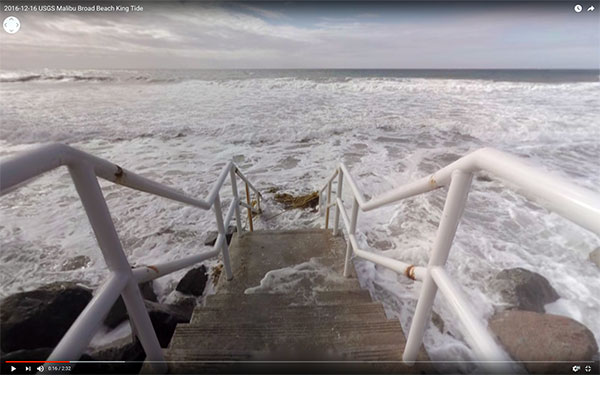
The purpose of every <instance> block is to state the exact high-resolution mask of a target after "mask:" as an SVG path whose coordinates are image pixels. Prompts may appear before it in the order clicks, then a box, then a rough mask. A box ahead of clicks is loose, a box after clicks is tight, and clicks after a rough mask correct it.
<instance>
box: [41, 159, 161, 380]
mask: <svg viewBox="0 0 600 400" xmlns="http://www.w3.org/2000/svg"><path fill="white" fill-rule="evenodd" d="M69 172H70V173H71V177H72V178H73V183H74V184H75V189H76V190H77V193H78V194H79V197H80V198H81V202H82V204H83V208H84V209H85V212H86V214H87V216H88V219H89V221H90V224H91V225H92V229H93V231H94V234H95V236H96V240H97V241H98V246H99V247H100V250H101V251H102V255H103V256H104V260H105V261H106V265H107V266H108V268H109V269H111V270H112V271H114V272H116V273H118V274H120V276H123V277H125V279H127V280H128V282H127V285H126V286H125V289H123V291H122V292H121V296H122V297H123V301H124V302H125V307H126V308H127V313H128V314H129V317H130V318H131V321H132V322H133V323H134V324H135V327H136V330H137V332H138V337H139V339H140V342H141V343H142V346H143V348H144V351H145V352H146V359H147V360H148V361H159V362H162V363H159V364H153V365H152V368H153V369H154V370H155V371H156V372H166V369H167V365H166V364H164V361H165V359H164V356H163V354H162V349H161V347H160V343H159V342H158V338H157V337H156V333H155V332H154V328H153V327H152V322H151V321H150V317H149V315H148V312H147V310H146V306H145V304H144V300H143V299H142V295H141V293H140V289H139V287H138V285H137V282H136V281H135V280H134V279H132V272H131V266H130V265H129V261H128V260H127V256H126V255H125V252H124V251H123V247H122V246H121V241H120V240H119V236H118V234H117V231H116V229H115V226H114V225H113V222H112V218H111V216H110V211H109V209H108V206H107V204H106V201H105V200H104V196H103V195H102V189H101V188H100V185H99V184H98V179H97V178H96V174H95V173H94V171H93V169H92V167H91V166H87V165H76V166H74V165H70V166H69ZM79 355H80V354H78V355H77V357H79ZM54 356H55V355H54V354H52V355H51V357H54Z"/></svg>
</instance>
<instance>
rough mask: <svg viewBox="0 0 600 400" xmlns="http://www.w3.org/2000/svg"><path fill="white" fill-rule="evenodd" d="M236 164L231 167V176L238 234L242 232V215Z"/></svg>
mask: <svg viewBox="0 0 600 400" xmlns="http://www.w3.org/2000/svg"><path fill="white" fill-rule="evenodd" d="M236 168H237V167H236V166H235V165H234V166H232V167H231V171H229V176H230V177H231V192H232V194H233V201H235V224H236V226H237V231H238V235H241V234H242V216H241V212H240V193H239V192H238V188H237V179H236V177H235V170H236Z"/></svg>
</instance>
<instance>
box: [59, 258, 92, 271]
mask: <svg viewBox="0 0 600 400" xmlns="http://www.w3.org/2000/svg"><path fill="white" fill-rule="evenodd" d="M91 261H92V260H91V259H90V258H89V257H88V256H75V257H72V258H69V259H68V260H65V261H63V263H62V264H61V265H60V269H61V270H63V271H73V270H76V269H79V268H85V267H87V266H88V265H89V264H90V262H91Z"/></svg>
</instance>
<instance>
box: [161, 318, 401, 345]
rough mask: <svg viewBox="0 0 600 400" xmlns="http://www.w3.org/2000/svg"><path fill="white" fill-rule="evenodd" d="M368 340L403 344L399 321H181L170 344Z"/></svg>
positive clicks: (357, 342) (350, 342)
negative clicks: (268, 322) (187, 322)
mask: <svg viewBox="0 0 600 400" xmlns="http://www.w3.org/2000/svg"><path fill="white" fill-rule="evenodd" d="M371 343H377V344H397V345H403V343H404V334H403V332H402V328H401V327H400V324H399V323H398V322H397V321H375V322H371V321H365V322H356V321H327V322H321V321H315V322H314V323H312V324H310V325H308V324H306V323H304V324H303V323H300V322H297V321H295V320H287V321H284V322H283V323H273V324H264V325H258V324H255V323H239V324H237V325H223V324H219V323H212V324H202V325H196V324H194V325H191V324H180V325H178V326H177V328H176V329H175V334H174V335H173V338H172V339H171V343H170V345H169V348H179V349H198V348H208V349H210V348H214V347H220V348H223V349H225V348H226V349H231V350H233V349H246V350H252V351H263V350H265V349H269V350H270V349H276V350H277V351H279V350H283V349H292V348H297V349H309V348H324V347H326V348H330V349H337V348H339V347H340V346H342V347H343V346H346V347H347V348H353V347H354V348H360V346H361V345H363V344H364V345H366V344H371Z"/></svg>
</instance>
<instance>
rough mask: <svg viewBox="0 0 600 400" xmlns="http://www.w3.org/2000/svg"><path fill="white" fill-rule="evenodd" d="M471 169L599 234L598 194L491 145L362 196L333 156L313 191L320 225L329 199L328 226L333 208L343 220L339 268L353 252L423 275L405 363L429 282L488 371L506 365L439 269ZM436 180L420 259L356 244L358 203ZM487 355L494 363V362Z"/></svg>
mask: <svg viewBox="0 0 600 400" xmlns="http://www.w3.org/2000/svg"><path fill="white" fill-rule="evenodd" d="M478 171H487V172H490V173H491V174H492V175H493V176H495V177H498V178H501V179H503V180H506V181H508V182H510V183H511V184H513V185H515V186H516V187H517V188H519V189H520V190H521V191H522V192H523V194H524V195H525V196H526V197H528V198H529V199H530V200H532V201H534V202H538V203H541V205H542V206H544V207H546V208H548V209H550V210H552V211H555V212H556V213H558V214H559V215H562V216H563V217H565V218H567V219H569V220H571V221H573V222H574V223H576V224H577V225H579V226H581V227H583V228H585V229H587V230H589V231H591V232H593V233H596V234H597V235H600V196H599V195H598V194H596V193H593V192H591V191H589V190H587V189H583V188H579V187H577V186H575V185H573V184H571V183H570V182H567V181H565V180H564V179H562V178H560V177H557V176H553V175H551V174H548V173H547V172H545V171H541V170H539V169H537V168H535V167H534V166H532V165H530V164H529V163H527V162H525V161H523V160H521V159H519V158H517V157H515V156H512V155H509V154H506V153H503V152H500V151H498V150H495V149H491V148H482V149H479V150H477V151H474V152H472V153H470V154H468V155H466V156H464V157H462V158H460V159H458V160H457V161H455V162H453V163H451V164H449V165H448V166H446V167H444V168H442V169H440V170H438V171H437V172H435V173H434V174H432V175H430V176H427V177H424V178H421V179H418V180H416V181H414V182H410V183H408V184H405V185H402V186H400V187H398V188H395V189H392V190H389V191H387V192H385V193H383V194H380V195H378V196H375V197H374V198H372V199H370V200H368V201H367V200H365V198H364V196H363V194H362V192H361V191H360V189H359V187H358V185H357V184H356V182H355V181H354V179H353V178H352V176H351V175H350V172H349V171H348V168H347V167H346V165H344V164H343V163H340V164H339V166H338V167H337V168H336V170H335V172H334V173H333V175H332V176H331V177H330V178H329V179H328V180H327V182H326V183H325V185H324V186H323V187H322V188H321V190H320V191H319V201H320V204H321V205H323V203H324V205H325V206H324V208H325V209H326V215H325V229H328V226H329V209H330V208H331V207H336V209H335V218H334V225H333V234H334V235H337V234H338V225H339V216H340V215H341V217H342V221H343V223H344V227H345V228H346V232H347V236H348V245H347V249H346V259H345V264H344V276H349V274H350V259H351V257H352V254H353V253H354V255H356V256H357V257H359V258H362V259H364V260H367V261H372V262H374V263H375V264H379V265H382V266H384V267H387V268H389V269H391V270H393V271H396V272H398V273H402V274H405V275H406V276H408V277H410V278H412V279H415V280H419V281H422V282H423V286H422V289H421V294H420V296H419V300H418V302H417V308H416V310H415V314H414V317H413V319H412V323H411V326H410V330H409V334H408V339H407V343H406V347H405V349H404V354H403V357H402V358H403V360H404V362H405V363H406V364H409V365H412V364H414V362H415V361H416V357H417V354H418V352H419V348H420V346H421V345H422V343H423V335H424V332H425V326H426V323H427V321H428V320H429V317H430V315H431V309H432V306H433V301H434V299H435V295H436V293H437V290H438V289H440V291H441V292H442V294H443V295H444V297H445V298H446V300H447V301H448V303H449V305H450V307H451V309H452V310H453V311H454V313H455V314H456V315H457V316H458V319H459V321H460V322H461V324H462V331H463V334H464V335H465V339H466V341H467V343H468V344H469V345H470V347H471V348H472V349H473V351H474V353H475V354H476V355H477V357H478V358H479V359H480V360H482V361H486V362H487V363H486V364H485V366H486V367H488V368H490V369H492V370H494V371H505V370H507V368H508V369H509V370H510V367H509V364H507V363H506V361H510V358H509V356H508V355H507V353H506V352H505V351H504V350H503V349H502V347H501V346H500V345H499V344H498V343H497V342H496V341H495V339H494V337H493V335H492V334H490V332H489V331H488V329H487V327H486V326H485V325H484V324H483V323H482V321H480V320H479V319H478V318H477V317H476V316H475V314H474V313H473V312H472V311H471V307H470V305H469V302H468V300H467V299H466V298H465V296H464V295H463V294H462V292H461V290H460V289H459V288H458V287H457V286H456V285H455V284H454V282H453V280H452V278H451V277H450V276H449V275H448V274H447V273H446V270H445V269H444V265H445V264H446V261H447V258H448V254H449V252H450V248H451V246H452V241H453V240H454V236H455V234H456V229H457V227H458V224H459V222H460V219H461V217H462V213H463V211H464V208H465V204H466V200H467V195H468V192H469V189H470V186H471V181H472V177H473V174H474V173H475V172H478ZM336 176H337V177H338V182H337V192H336V194H335V196H336V197H335V200H334V201H332V200H331V191H332V185H333V182H334V179H335V178H336ZM344 180H346V181H347V182H348V185H349V186H350V189H351V191H352V197H353V202H352V203H353V204H352V214H351V216H350V217H348V214H347V212H346V209H345V207H344V201H343V200H342V188H343V182H344ZM443 186H448V194H447V195H446V202H445V204H444V209H443V211H442V217H441V220H440V224H439V226H438V230H437V234H436V238H435V241H434V244H433V250H432V253H431V256H430V259H429V262H428V266H427V267H415V266H413V265H412V264H408V263H404V262H402V261H399V260H395V259H393V258H390V257H387V256H383V255H381V254H377V253H374V252H372V251H367V250H364V249H361V248H359V246H358V242H357V240H356V235H355V233H356V223H357V219H358V211H359V210H361V211H363V212H367V211H371V210H375V209H377V208H381V207H385V206H388V205H390V204H392V203H395V202H397V201H400V200H403V199H406V198H409V197H413V196H416V195H420V194H423V193H426V192H430V191H432V190H435V189H438V188H440V187H443ZM325 190H327V196H326V198H325V197H324V196H323V192H325ZM321 209H323V207H321ZM494 361H497V362H498V363H494Z"/></svg>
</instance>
